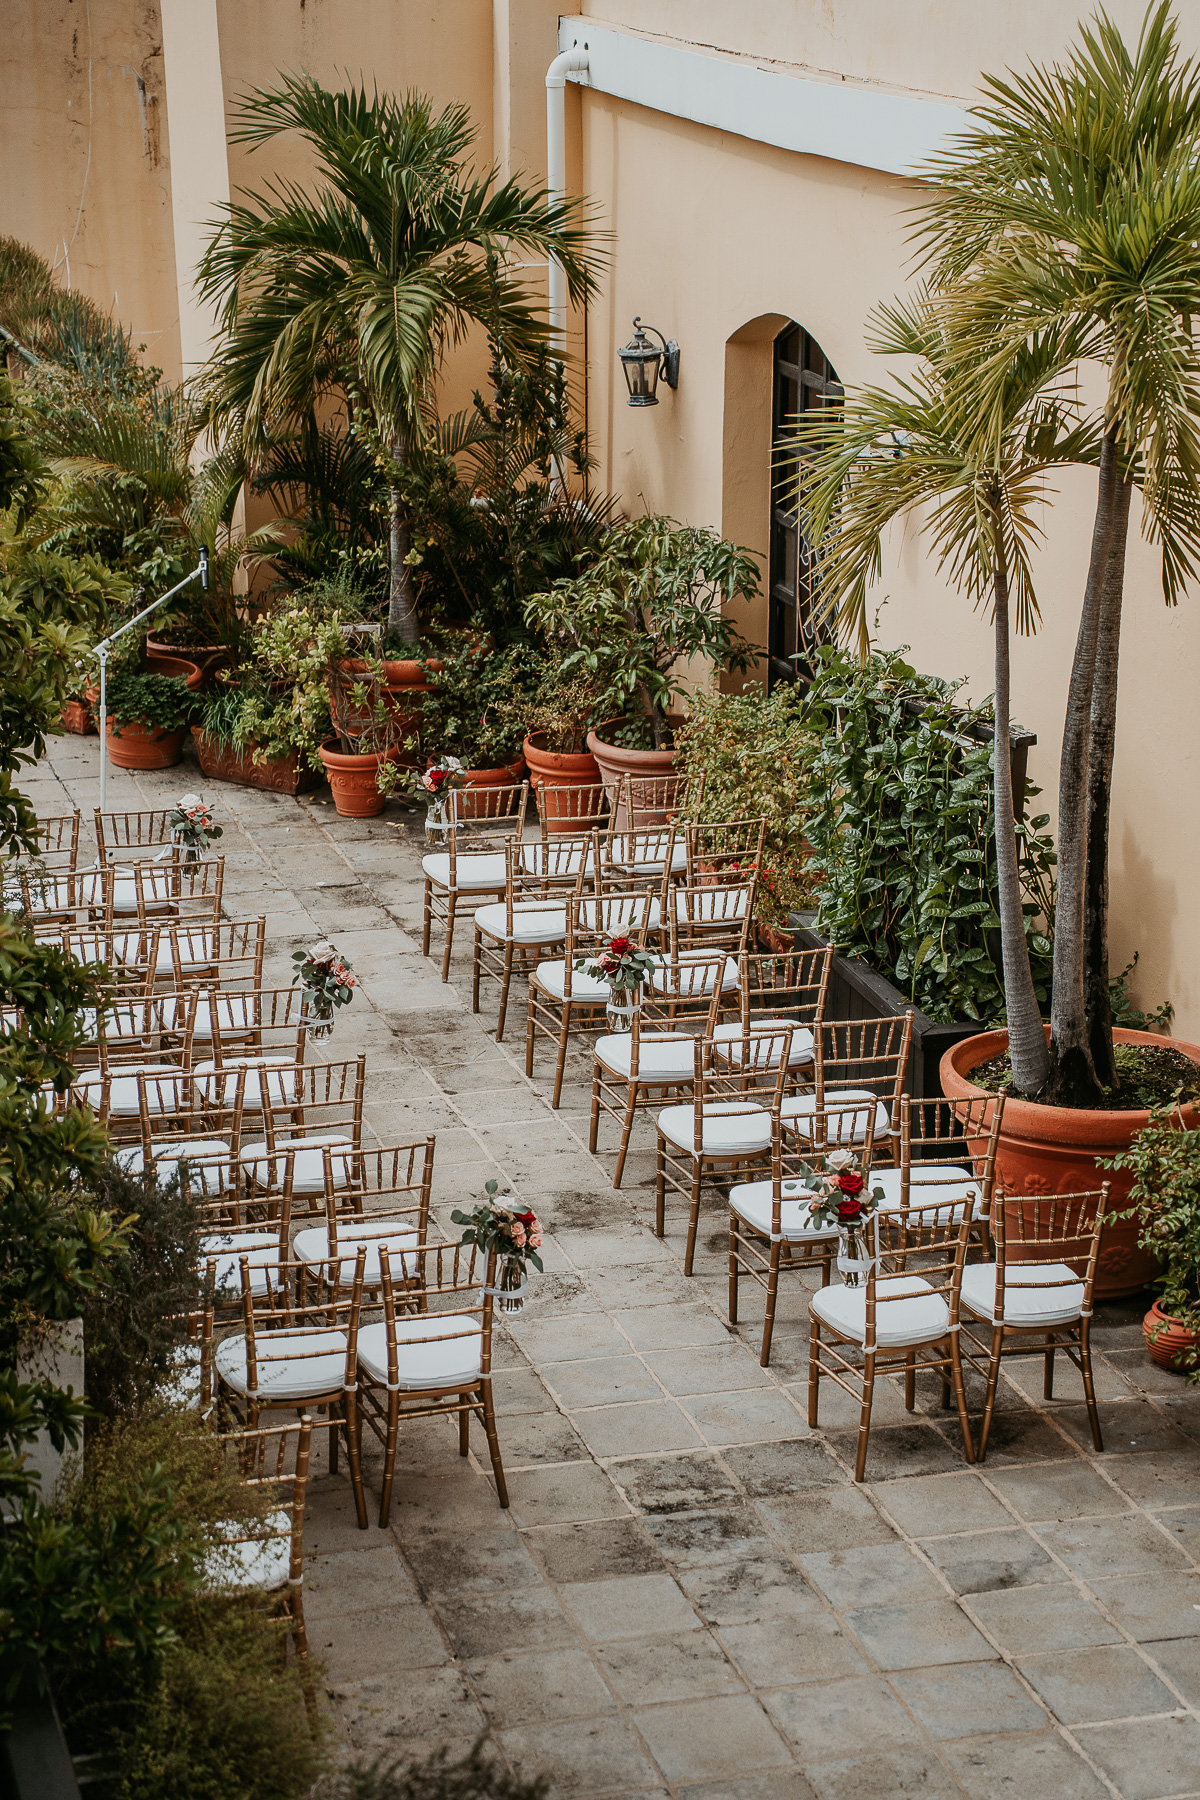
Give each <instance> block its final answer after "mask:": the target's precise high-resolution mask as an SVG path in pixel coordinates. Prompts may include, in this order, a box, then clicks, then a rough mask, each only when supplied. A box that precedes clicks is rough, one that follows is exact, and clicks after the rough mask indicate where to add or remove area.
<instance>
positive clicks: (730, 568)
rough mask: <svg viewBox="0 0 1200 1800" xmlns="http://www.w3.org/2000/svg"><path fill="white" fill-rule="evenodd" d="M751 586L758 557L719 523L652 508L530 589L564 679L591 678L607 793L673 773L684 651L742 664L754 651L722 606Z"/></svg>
mask: <svg viewBox="0 0 1200 1800" xmlns="http://www.w3.org/2000/svg"><path fill="white" fill-rule="evenodd" d="M757 594H758V564H757V562H756V561H755V559H754V557H753V556H751V554H750V552H749V551H748V550H742V549H739V548H738V546H737V545H736V544H731V543H729V542H728V541H727V540H726V539H725V538H722V537H721V536H720V535H719V534H718V533H717V532H715V531H709V530H705V529H701V528H697V527H695V526H690V525H678V524H676V523H675V521H674V520H673V519H668V518H664V517H662V516H661V515H657V514H650V515H647V516H646V517H645V518H642V519H632V520H630V521H629V522H628V523H627V524H623V525H617V526H615V527H614V529H613V530H612V531H611V532H610V534H609V535H608V537H607V539H606V540H605V546H604V549H603V551H602V552H601V554H600V555H599V556H598V557H597V558H596V560H595V561H594V562H593V563H591V564H590V565H589V566H588V567H586V568H585V569H583V570H581V571H580V573H579V574H578V575H575V576H572V577H570V578H569V579H567V580H562V581H556V582H555V584H554V586H553V587H552V588H551V589H550V590H549V591H548V592H546V593H542V594H535V595H533V597H532V598H531V600H530V601H529V604H528V607H527V609H526V616H527V619H528V621H529V623H530V624H531V625H534V626H536V627H537V628H538V629H539V630H541V631H544V632H545V633H546V634H547V636H548V637H549V638H550V640H551V642H552V643H554V644H555V645H557V647H558V648H559V650H560V652H561V657H560V666H561V669H562V672H563V674H564V675H566V676H571V675H575V674H580V675H587V676H589V677H591V678H592V679H593V680H594V681H595V682H596V683H597V685H598V687H599V689H600V706H599V708H598V709H597V710H598V711H599V712H600V713H601V714H602V715H604V716H603V718H602V722H601V723H600V724H599V725H598V726H597V727H596V728H595V729H594V730H591V731H589V732H588V734H587V739H586V743H587V748H588V750H590V752H591V754H592V755H593V756H594V757H595V759H596V762H597V763H598V765H599V767H600V771H601V775H602V777H603V780H604V785H605V787H606V788H607V789H608V791H609V793H610V795H613V794H615V793H616V790H617V787H618V785H619V784H620V781H621V777H622V776H623V775H625V774H627V773H629V774H634V775H640V776H653V775H660V774H670V773H671V771H672V770H673V769H674V767H675V762H676V750H675V739H674V734H675V730H676V728H677V727H678V726H679V725H681V724H682V722H683V721H682V716H681V714H680V713H679V712H677V711H676V712H673V711H672V710H671V709H672V704H673V703H677V702H678V701H679V700H680V699H681V697H682V696H683V694H684V693H685V691H686V688H685V682H684V670H685V667H686V665H687V664H688V663H689V661H691V659H693V658H700V659H702V660H704V661H706V662H708V663H709V664H710V665H711V666H712V667H713V668H714V669H716V670H725V669H739V670H743V671H744V670H745V669H747V668H748V667H749V666H750V664H751V662H753V661H756V660H757V659H758V655H759V653H758V651H757V650H755V648H754V647H753V646H752V645H751V644H749V643H748V642H747V641H746V639H745V638H743V637H742V635H741V634H740V632H739V631H738V629H737V627H736V626H735V624H734V622H733V620H732V619H730V618H729V617H727V616H726V615H727V609H728V608H730V607H731V606H732V605H734V603H735V602H736V603H739V604H746V603H748V602H749V601H751V600H753V599H754V598H756V596H757Z"/></svg>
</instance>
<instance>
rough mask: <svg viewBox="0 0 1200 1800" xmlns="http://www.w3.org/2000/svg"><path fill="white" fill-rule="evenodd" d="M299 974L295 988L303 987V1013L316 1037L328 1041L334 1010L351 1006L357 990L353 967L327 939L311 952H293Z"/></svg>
mask: <svg viewBox="0 0 1200 1800" xmlns="http://www.w3.org/2000/svg"><path fill="white" fill-rule="evenodd" d="M292 961H293V962H294V963H295V965H296V972H295V974H294V975H293V976H292V986H293V987H295V985H296V983H297V982H298V981H302V982H303V983H304V1011H305V1014H306V1015H307V1017H308V1021H309V1031H310V1032H311V1034H312V1036H313V1037H328V1036H329V1035H330V1033H331V1032H332V1030H333V1009H334V1007H335V1006H349V1004H350V1002H351V1000H353V998H354V989H355V987H356V986H357V982H356V980H355V977H354V974H353V972H352V970H351V967H350V964H349V963H348V962H347V961H346V958H345V957H344V956H343V955H342V953H341V951H340V950H339V949H338V948H337V946H336V944H331V943H330V942H329V941H328V939H326V938H322V940H321V942H320V943H319V944H314V945H313V946H312V948H311V949H310V950H293V952H292Z"/></svg>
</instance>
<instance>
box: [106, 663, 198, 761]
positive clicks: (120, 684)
mask: <svg viewBox="0 0 1200 1800" xmlns="http://www.w3.org/2000/svg"><path fill="white" fill-rule="evenodd" d="M105 697H106V700H107V705H108V723H107V733H106V735H107V738H108V760H109V762H111V763H114V764H115V765H116V767H117V768H119V769H169V768H171V767H172V766H173V765H174V764H175V763H177V762H178V761H179V760H180V757H181V756H182V754H183V735H184V732H185V730H186V729H187V722H188V718H189V716H190V714H191V711H192V706H193V700H192V695H191V694H190V692H189V691H188V688H187V685H186V683H185V682H184V681H183V680H182V678H181V677H179V676H177V675H143V674H140V673H139V672H138V671H136V670H135V669H132V668H130V667H128V666H125V667H121V668H118V669H116V670H114V672H113V674H112V676H111V677H110V679H109V682H108V691H107V694H106V696H105Z"/></svg>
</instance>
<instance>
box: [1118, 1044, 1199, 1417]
mask: <svg viewBox="0 0 1200 1800" xmlns="http://www.w3.org/2000/svg"><path fill="white" fill-rule="evenodd" d="M1117 1054H1118V1055H1120V1046H1118V1049H1117ZM1100 1166H1101V1167H1102V1168H1105V1169H1113V1170H1117V1169H1120V1170H1125V1171H1127V1172H1129V1173H1131V1174H1132V1175H1133V1186H1132V1187H1131V1188H1130V1190H1129V1199H1130V1203H1131V1204H1130V1205H1129V1206H1128V1207H1126V1208H1125V1209H1123V1210H1122V1211H1119V1212H1116V1213H1114V1214H1113V1219H1114V1220H1117V1219H1136V1220H1137V1221H1138V1248H1139V1249H1141V1250H1148V1251H1150V1252H1151V1254H1152V1255H1154V1256H1156V1257H1159V1258H1160V1259H1162V1261H1164V1262H1165V1263H1166V1270H1165V1273H1164V1274H1162V1275H1161V1276H1159V1277H1158V1278H1157V1280H1156V1283H1155V1285H1156V1286H1157V1287H1159V1288H1161V1290H1162V1293H1161V1296H1160V1301H1159V1304H1160V1306H1161V1307H1162V1310H1163V1312H1165V1313H1166V1314H1168V1316H1169V1317H1170V1318H1172V1319H1178V1320H1179V1321H1180V1323H1181V1324H1183V1325H1184V1326H1185V1327H1186V1328H1187V1329H1188V1330H1189V1331H1200V1130H1197V1131H1187V1130H1184V1129H1183V1118H1182V1115H1181V1113H1180V1111H1179V1105H1178V1101H1173V1102H1171V1103H1170V1104H1168V1105H1166V1106H1158V1107H1155V1109H1154V1110H1153V1112H1152V1113H1151V1115H1150V1122H1149V1124H1148V1125H1146V1126H1145V1128H1144V1129H1143V1130H1141V1131H1139V1132H1138V1134H1137V1136H1136V1137H1135V1138H1134V1140H1133V1143H1132V1144H1131V1145H1130V1147H1129V1149H1128V1150H1126V1151H1124V1152H1123V1153H1122V1154H1121V1155H1120V1156H1113V1157H1105V1158H1102V1159H1101V1160H1100ZM1176 1363H1177V1366H1178V1367H1180V1368H1185V1369H1187V1370H1188V1371H1189V1374H1188V1380H1189V1381H1192V1382H1200V1347H1194V1348H1192V1349H1191V1350H1185V1351H1182V1352H1181V1353H1180V1356H1179V1357H1177V1358H1176Z"/></svg>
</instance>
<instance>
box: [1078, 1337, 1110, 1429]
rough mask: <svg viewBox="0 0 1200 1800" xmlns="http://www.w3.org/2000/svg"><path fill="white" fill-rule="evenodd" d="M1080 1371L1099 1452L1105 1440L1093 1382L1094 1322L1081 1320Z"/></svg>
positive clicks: (1089, 1419) (1090, 1421)
mask: <svg viewBox="0 0 1200 1800" xmlns="http://www.w3.org/2000/svg"><path fill="white" fill-rule="evenodd" d="M1079 1370H1080V1373H1081V1375H1082V1376H1083V1393H1084V1398H1085V1399H1086V1401H1087V1409H1088V1423H1089V1424H1090V1425H1091V1428H1092V1444H1093V1446H1094V1447H1095V1449H1097V1450H1103V1448H1104V1439H1103V1438H1102V1437H1101V1436H1100V1415H1099V1413H1098V1412H1097V1411H1096V1388H1095V1384H1094V1382H1093V1381H1092V1321H1091V1320H1090V1319H1081V1320H1080V1325H1079Z"/></svg>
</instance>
